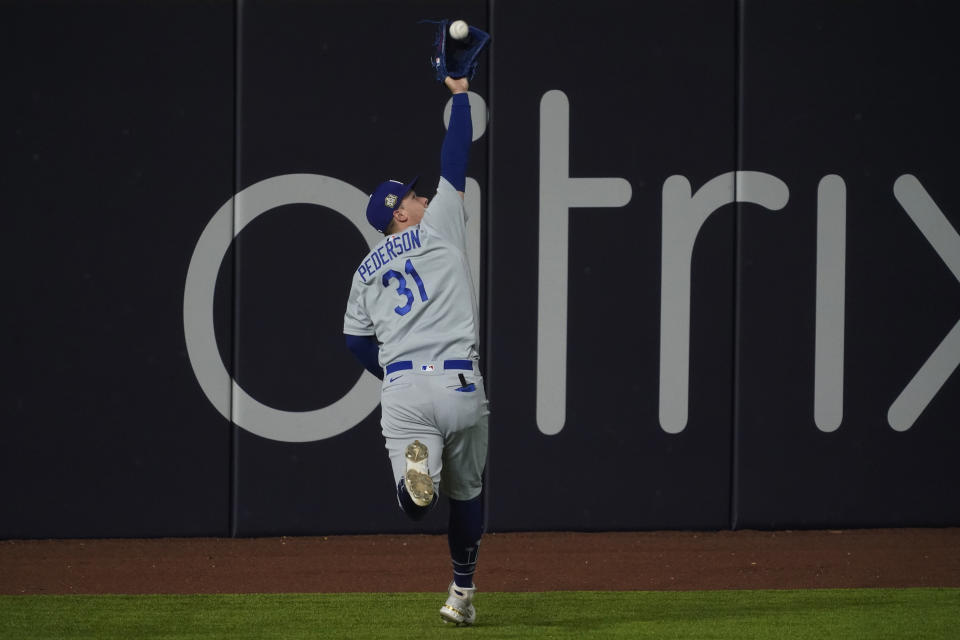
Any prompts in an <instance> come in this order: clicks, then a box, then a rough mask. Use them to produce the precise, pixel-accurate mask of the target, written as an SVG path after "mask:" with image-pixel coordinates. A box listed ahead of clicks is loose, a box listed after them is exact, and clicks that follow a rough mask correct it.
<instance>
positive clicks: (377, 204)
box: [367, 176, 420, 233]
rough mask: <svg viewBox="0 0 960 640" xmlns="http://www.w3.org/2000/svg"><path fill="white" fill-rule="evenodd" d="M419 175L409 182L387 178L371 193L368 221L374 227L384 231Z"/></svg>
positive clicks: (368, 205)
mask: <svg viewBox="0 0 960 640" xmlns="http://www.w3.org/2000/svg"><path fill="white" fill-rule="evenodd" d="M419 179H420V176H417V177H416V178H414V179H413V180H411V181H410V182H408V183H407V184H403V183H402V182H400V181H398V180H387V181H386V182H383V183H381V184H380V186H379V187H377V189H376V191H374V192H373V193H372V194H370V200H369V201H368V202H367V222H369V223H370V224H371V225H373V228H374V229H376V230H377V231H379V232H380V233H384V232H385V231H386V230H387V227H388V226H390V221H391V220H393V212H394V210H395V209H397V208H398V207H399V206H400V202H402V201H403V199H404V198H405V197H406V195H407V194H408V193H409V192H410V190H411V189H413V187H414V185H416V184H417V180H419Z"/></svg>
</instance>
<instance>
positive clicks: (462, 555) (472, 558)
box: [447, 494, 483, 588]
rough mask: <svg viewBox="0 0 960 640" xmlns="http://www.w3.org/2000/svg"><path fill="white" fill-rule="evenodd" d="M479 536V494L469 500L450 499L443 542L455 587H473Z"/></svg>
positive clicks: (480, 522)
mask: <svg viewBox="0 0 960 640" xmlns="http://www.w3.org/2000/svg"><path fill="white" fill-rule="evenodd" d="M482 536H483V494H480V495H479V496H477V497H476V498H474V499H473V500H454V499H453V498H450V525H449V527H448V528H447V542H448V543H449V545H450V559H451V560H453V581H454V582H455V583H456V585H457V586H458V587H464V588H470V587H472V586H473V572H474V571H476V569H477V554H478V553H479V552H480V538H481V537H482Z"/></svg>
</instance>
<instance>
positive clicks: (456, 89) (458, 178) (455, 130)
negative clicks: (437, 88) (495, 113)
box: [440, 76, 473, 198]
mask: <svg viewBox="0 0 960 640" xmlns="http://www.w3.org/2000/svg"><path fill="white" fill-rule="evenodd" d="M444 83H445V84H446V85H447V88H448V89H450V93H452V94H453V107H452V108H451V109H450V124H449V126H448V127H447V135H446V136H445V137H444V138H443V146H442V147H441V148H440V175H441V176H443V177H444V178H445V179H446V180H447V182H449V183H450V184H452V185H453V188H454V189H456V190H457V193H459V194H460V197H461V198H462V197H463V192H464V191H466V188H467V162H468V160H469V159H470V143H471V142H472V141H473V121H472V119H471V117H470V98H469V96H468V94H467V91H468V90H469V89H470V83H469V82H468V81H467V79H466V78H451V77H450V76H447V78H446V79H445V80H444Z"/></svg>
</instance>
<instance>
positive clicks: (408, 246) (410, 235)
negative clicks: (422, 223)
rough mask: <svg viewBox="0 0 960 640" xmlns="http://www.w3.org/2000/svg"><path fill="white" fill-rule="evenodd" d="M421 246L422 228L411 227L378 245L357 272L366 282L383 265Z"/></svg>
mask: <svg viewBox="0 0 960 640" xmlns="http://www.w3.org/2000/svg"><path fill="white" fill-rule="evenodd" d="M419 248H420V228H419V227H417V228H410V229H407V230H406V231H404V232H403V233H400V234H395V235H392V236H390V237H389V238H387V239H386V240H384V242H383V243H381V244H379V245H377V248H376V249H374V250H373V251H371V252H370V255H368V256H367V257H366V259H365V260H364V261H363V262H361V263H360V267H359V268H358V269H357V274H358V275H359V276H360V279H361V280H363V281H364V282H366V281H367V278H370V277H372V276H373V275H374V274H375V273H376V272H377V271H378V270H380V268H381V267H383V266H384V265H386V264H390V261H391V260H393V259H394V258H396V257H397V256H400V255H403V254H404V253H407V252H408V251H412V250H414V249H419Z"/></svg>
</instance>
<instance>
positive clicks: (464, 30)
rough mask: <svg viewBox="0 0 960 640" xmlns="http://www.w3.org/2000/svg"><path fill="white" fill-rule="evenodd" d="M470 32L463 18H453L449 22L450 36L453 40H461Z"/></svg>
mask: <svg viewBox="0 0 960 640" xmlns="http://www.w3.org/2000/svg"><path fill="white" fill-rule="evenodd" d="M469 33H470V27H468V26H467V23H466V22H464V21H463V20H454V21H453V22H451V23H450V37H451V38H453V39H454V40H463V39H464V38H466V37H467V35H468V34H469Z"/></svg>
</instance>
